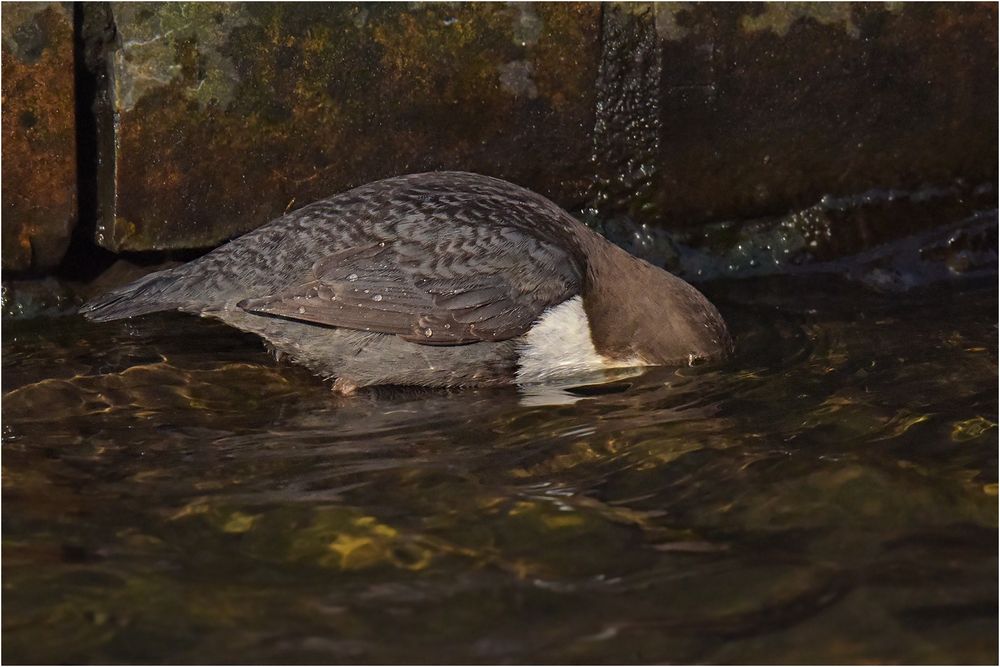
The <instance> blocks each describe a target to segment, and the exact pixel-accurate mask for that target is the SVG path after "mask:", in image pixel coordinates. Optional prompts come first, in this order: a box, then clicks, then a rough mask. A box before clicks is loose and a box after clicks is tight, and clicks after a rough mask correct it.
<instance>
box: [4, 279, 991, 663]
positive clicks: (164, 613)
mask: <svg viewBox="0 0 1000 667" xmlns="http://www.w3.org/2000/svg"><path fill="white" fill-rule="evenodd" d="M990 282H991V283H994V284H995V280H992V281H990ZM706 289H707V292H708V293H709V295H710V296H712V297H713V298H714V299H715V300H716V301H717V303H718V304H719V306H720V309H721V310H722V312H723V314H724V315H725V316H726V318H727V319H728V321H729V323H730V325H731V328H732V329H733V332H734V334H735V337H736V339H737V342H738V350H737V354H736V355H735V357H734V358H733V359H732V360H731V361H729V362H727V363H726V364H724V365H721V366H714V367H696V368H682V369H658V370H654V371H650V372H648V373H646V374H644V375H642V376H641V377H638V378H630V379H626V380H622V381H619V382H616V383H613V384H611V385H604V386H601V387H590V388H584V389H580V390H576V391H575V392H561V393H553V394H552V395H541V396H539V395H531V396H525V395H523V394H522V393H519V392H518V391H516V390H513V389H511V390H490V391H464V392H417V391H399V390H396V391H391V390H383V391H380V392H377V393H372V394H366V395H359V396H355V397H348V398H344V397H338V396H335V395H333V394H332V393H331V392H330V391H329V389H328V387H327V386H326V385H324V384H323V383H322V382H320V381H318V380H316V379H315V378H313V377H312V376H310V375H309V374H308V373H306V372H305V371H303V370H301V369H298V368H296V367H294V366H289V365H282V364H277V363H275V362H274V360H273V359H272V358H271V357H269V356H268V355H267V354H266V353H265V352H264V351H263V349H262V347H261V345H260V344H259V342H258V341H257V340H256V339H255V338H253V337H249V336H245V335H242V334H240V333H238V332H234V331H232V330H230V329H227V328H226V327H224V326H222V325H220V324H215V323H212V322H209V321H205V320H198V319H196V318H193V317H189V316H184V315H180V314H159V315H154V316H149V317H145V318H140V319H136V320H135V321H131V322H113V323H108V324H101V325H98V324H93V323H88V322H85V321H84V320H83V319H82V318H79V317H75V316H74V317H62V318H49V319H45V318H39V319H34V320H28V321H19V322H15V321H10V322H7V323H5V326H4V329H3V392H4V393H3V500H4V505H3V586H4V590H3V659H4V660H5V661H7V662H40V661H41V662H44V661H50V662H51V661H55V662H122V661H135V662H145V661H152V662H362V663H368V662H371V663H376V662H473V663H477V662H491V663H496V662H500V663H505V662H598V663H599V662H713V663H718V662H813V663H815V662H850V663H857V662H945V663H948V662H995V661H996V660H997V602H998V600H997V585H998V578H997V555H996V554H997V551H996V550H997V426H996V424H997V326H996V322H997V290H996V287H995V286H993V285H987V286H979V287H977V286H974V285H972V286H969V285H967V286H965V287H929V288H921V289H917V290H911V291H909V292H906V293H902V294H899V293H896V294H883V293H880V292H878V291H875V290H873V289H871V288H866V287H861V286H859V285H857V284H854V283H847V282H844V281H841V280H838V279H835V278H831V277H823V276H803V277H790V276H776V277H771V278H759V279H753V280H742V281H732V282H728V283H724V282H716V283H713V284H710V285H708V286H707V288H706Z"/></svg>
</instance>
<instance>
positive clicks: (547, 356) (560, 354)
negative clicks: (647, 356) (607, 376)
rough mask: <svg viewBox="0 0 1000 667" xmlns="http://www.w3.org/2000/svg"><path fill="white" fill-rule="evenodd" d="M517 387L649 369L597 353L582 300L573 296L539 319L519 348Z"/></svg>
mask: <svg viewBox="0 0 1000 667" xmlns="http://www.w3.org/2000/svg"><path fill="white" fill-rule="evenodd" d="M517 354H518V362H517V375H516V381H517V382H518V384H532V383H537V382H550V381H553V380H563V379H571V378H576V377H580V378H581V379H584V378H589V376H593V375H594V374H603V373H605V372H606V371H610V370H613V369H621V368H631V367H639V366H645V365H647V364H646V363H645V362H644V361H643V360H642V359H640V358H638V357H633V358H630V359H613V358H611V357H608V356H605V355H603V354H601V353H600V352H598V351H597V349H596V348H595V347H594V341H593V340H592V338H591V334H590V321H589V320H588V318H587V313H586V311H585V310H584V307H583V298H582V297H580V296H579V295H577V296H574V297H572V298H570V299H567V300H566V301H563V302H562V303H560V304H558V305H556V306H552V307H551V308H549V309H548V310H546V311H545V312H544V313H542V316H541V317H539V318H538V320H537V321H536V322H535V324H534V325H533V326H532V327H531V329H529V330H528V332H527V333H525V334H524V335H523V336H522V337H521V340H520V341H519V343H518V346H517Z"/></svg>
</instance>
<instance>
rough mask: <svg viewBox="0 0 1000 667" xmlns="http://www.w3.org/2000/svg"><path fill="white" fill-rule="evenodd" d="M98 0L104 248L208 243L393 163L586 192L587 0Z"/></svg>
mask: <svg viewBox="0 0 1000 667" xmlns="http://www.w3.org/2000/svg"><path fill="white" fill-rule="evenodd" d="M85 9H86V10H88V11H90V12H98V11H104V10H105V8H100V7H95V6H93V5H88V6H87V7H86V8H85ZM110 12H111V19H112V20H113V24H114V33H115V37H114V39H113V41H112V42H111V44H110V46H109V48H107V49H106V50H105V52H104V56H103V58H102V59H99V61H100V62H98V63H97V67H98V69H100V68H103V72H102V74H101V76H100V80H101V81H102V82H103V85H102V90H101V91H100V92H99V94H100V97H101V100H99V105H98V109H99V113H100V114H101V118H99V119H98V125H99V128H101V129H102V132H103V135H104V136H102V137H101V138H100V139H99V142H98V144H99V147H100V153H101V154H100V160H99V162H100V170H101V171H100V174H99V178H100V185H99V189H100V193H101V194H100V198H101V216H100V220H99V221H98V227H97V241H98V243H99V244H100V245H102V246H104V247H106V248H109V249H111V250H115V251H123V250H126V251H127V250H152V249H171V248H196V247H206V246H211V245H214V244H217V243H219V242H221V241H223V240H225V239H227V238H229V237H232V236H235V235H237V234H240V233H242V232H245V231H248V230H250V229H252V228H254V227H256V226H259V225H260V224H263V223H264V222H266V221H268V220H270V219H271V218H274V217H276V216H278V215H280V214H281V213H282V212H283V211H285V210H288V209H293V208H296V207H298V206H301V205H304V204H307V203H309V202H310V201H313V200H315V199H318V198H321V197H325V196H328V195H330V194H333V193H336V192H338V191H341V190H344V189H347V188H349V187H351V186H354V185H359V184H362V183H365V182H368V181H372V180H375V179H378V178H382V177H386V176H390V175H394V174H401V173H407V172H418V171H427V170H434V169H464V170H471V171H478V172H481V173H486V174H491V175H495V176H499V177H503V178H508V179H510V180H513V181H517V182H521V183H524V184H526V185H529V186H531V187H533V188H535V189H537V190H539V191H541V192H544V193H545V194H548V195H550V196H552V197H553V198H555V199H557V200H558V201H560V202H562V203H564V204H569V205H572V204H574V203H576V204H579V203H582V202H583V201H584V198H585V196H586V192H587V187H588V184H589V181H590V172H591V168H590V153H591V145H590V141H589V139H590V132H591V129H592V127H593V123H594V121H593V117H594V108H595V100H594V94H595V91H594V87H593V81H594V80H595V78H596V74H597V65H598V56H599V52H598V49H599V37H600V30H599V28H600V12H601V8H600V5H597V4H545V3H542V4H524V5H513V4H493V3H486V4H473V3H469V4H464V3H456V4H451V3H447V4H446V3H427V4H416V5H407V4H402V3H386V4H379V3H373V4H370V5H354V4H342V3H247V4H239V3H235V4H229V3H194V2H191V3H188V2H179V3H135V4H133V3H112V4H111V5H110ZM101 23H102V21H100V20H97V21H94V22H93V25H95V26H99V25H100V24H101ZM95 30H98V31H99V28H96V29H95ZM86 38H87V39H88V40H91V41H93V40H100V39H102V37H101V36H100V35H96V34H88V35H86ZM108 134H113V136H108Z"/></svg>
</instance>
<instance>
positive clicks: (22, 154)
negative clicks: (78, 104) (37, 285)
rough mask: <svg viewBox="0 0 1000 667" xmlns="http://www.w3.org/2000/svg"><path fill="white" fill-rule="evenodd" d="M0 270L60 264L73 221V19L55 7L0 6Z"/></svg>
mask: <svg viewBox="0 0 1000 667" xmlns="http://www.w3.org/2000/svg"><path fill="white" fill-rule="evenodd" d="M2 34H3V56H2V57H3V120H2V125H3V217H2V228H3V251H2V255H3V269H4V270H5V271H8V270H13V271H27V270H31V271H43V270H46V269H51V268H52V267H54V266H55V265H56V264H58V263H59V261H60V260H61V259H62V257H63V254H64V253H65V251H66V248H67V246H68V244H69V238H70V234H71V232H72V230H73V225H74V224H75V221H76V215H77V207H76V123H75V117H74V97H73V93H74V90H73V16H72V10H71V9H70V8H68V7H67V6H65V5H62V4H60V3H54V2H53V3H30V2H10V3H4V7H3V19H2Z"/></svg>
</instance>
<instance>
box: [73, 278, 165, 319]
mask: <svg viewBox="0 0 1000 667" xmlns="http://www.w3.org/2000/svg"><path fill="white" fill-rule="evenodd" d="M182 283H183V281H182V279H181V276H180V275H178V272H177V271H176V270H174V269H167V270H166V271H157V272H156V273H151V274H149V275H147V276H143V277H142V278H139V279H138V280H136V281H133V282H131V283H129V284H127V285H124V286H122V287H119V288H117V289H114V290H111V291H110V292H108V293H107V294H104V295H103V296H100V297H98V298H96V299H93V300H91V301H88V302H87V303H85V304H84V305H83V306H81V307H80V311H79V312H80V313H81V314H82V315H84V316H85V317H86V318H87V319H90V320H94V321H96V322H107V321H110V320H120V319H123V318H126V317H133V316H135V315H145V314H146V313H155V312H157V311H161V310H173V309H175V308H179V307H181V306H182V305H184V298H183V294H182V292H183V289H182Z"/></svg>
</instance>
